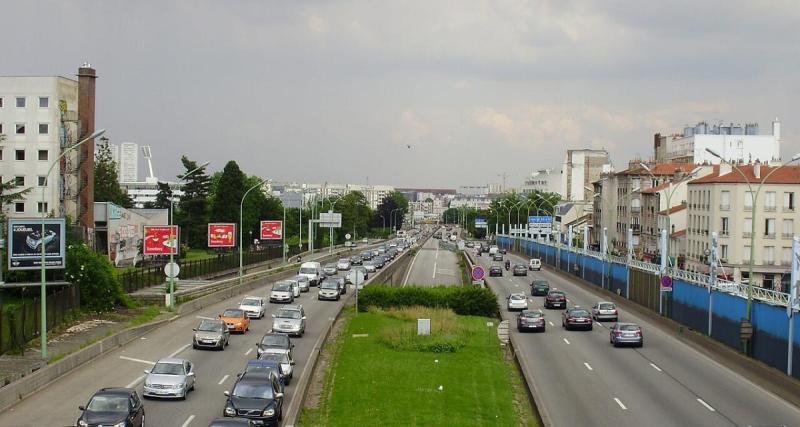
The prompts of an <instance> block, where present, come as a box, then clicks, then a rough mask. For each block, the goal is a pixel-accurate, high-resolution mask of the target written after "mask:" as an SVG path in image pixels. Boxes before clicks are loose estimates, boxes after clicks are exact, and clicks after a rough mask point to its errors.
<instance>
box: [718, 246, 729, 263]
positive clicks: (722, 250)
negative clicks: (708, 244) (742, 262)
mask: <svg viewBox="0 0 800 427" xmlns="http://www.w3.org/2000/svg"><path fill="white" fill-rule="evenodd" d="M719 258H720V259H722V260H725V261H727V260H728V245H719Z"/></svg>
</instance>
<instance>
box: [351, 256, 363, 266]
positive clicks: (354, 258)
mask: <svg viewBox="0 0 800 427" xmlns="http://www.w3.org/2000/svg"><path fill="white" fill-rule="evenodd" d="M362 262H364V259H363V258H361V256H360V255H353V256H351V257H350V265H361V263H362Z"/></svg>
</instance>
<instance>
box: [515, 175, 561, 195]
mask: <svg viewBox="0 0 800 427" xmlns="http://www.w3.org/2000/svg"><path fill="white" fill-rule="evenodd" d="M535 191H544V192H547V193H557V194H561V171H560V170H555V169H539V170H537V171H535V172H533V173H532V174H531V176H529V177H527V178H525V183H524V184H523V185H522V187H520V192H521V193H522V194H530V193H533V192H535Z"/></svg>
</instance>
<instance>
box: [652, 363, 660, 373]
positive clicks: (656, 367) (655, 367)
mask: <svg viewBox="0 0 800 427" xmlns="http://www.w3.org/2000/svg"><path fill="white" fill-rule="evenodd" d="M650 366H652V367H653V369H655V370H656V371H658V372H661V368H659V367H658V366H656V365H655V364H653V363H651V364H650Z"/></svg>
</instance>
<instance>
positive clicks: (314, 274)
mask: <svg viewBox="0 0 800 427" xmlns="http://www.w3.org/2000/svg"><path fill="white" fill-rule="evenodd" d="M324 274H325V273H323V272H322V264H320V263H318V262H304V263H302V264H300V271H299V272H298V273H297V275H298V276H305V277H307V278H308V283H309V285H311V286H317V285H319V282H320V281H321V280H322V277H323V276H324Z"/></svg>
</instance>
